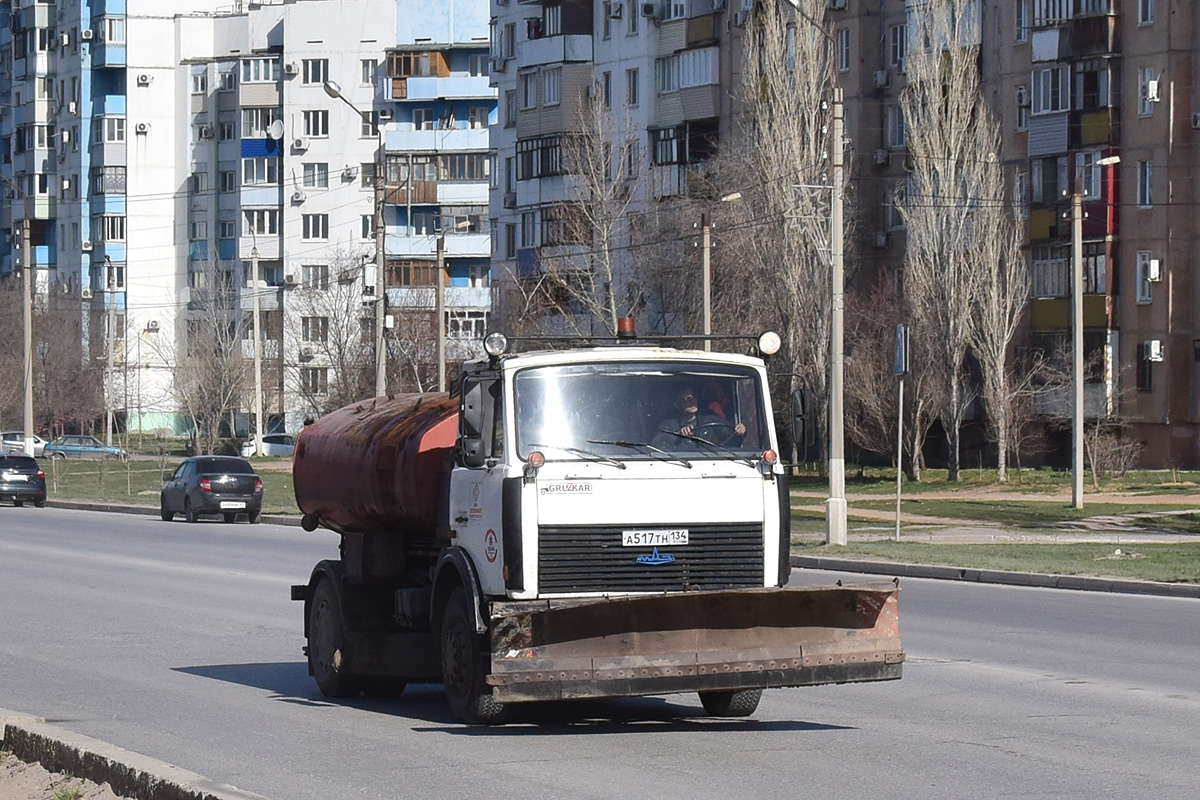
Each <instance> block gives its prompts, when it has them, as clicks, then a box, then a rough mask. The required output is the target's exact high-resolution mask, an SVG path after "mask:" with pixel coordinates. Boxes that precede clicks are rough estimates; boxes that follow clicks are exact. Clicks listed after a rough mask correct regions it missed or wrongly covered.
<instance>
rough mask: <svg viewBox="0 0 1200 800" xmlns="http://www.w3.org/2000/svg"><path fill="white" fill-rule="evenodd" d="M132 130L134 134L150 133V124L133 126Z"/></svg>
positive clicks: (143, 123) (141, 123)
mask: <svg viewBox="0 0 1200 800" xmlns="http://www.w3.org/2000/svg"><path fill="white" fill-rule="evenodd" d="M133 130H134V132H135V133H141V134H147V133H149V132H150V123H149V122H139V123H138V124H137V125H134V126H133Z"/></svg>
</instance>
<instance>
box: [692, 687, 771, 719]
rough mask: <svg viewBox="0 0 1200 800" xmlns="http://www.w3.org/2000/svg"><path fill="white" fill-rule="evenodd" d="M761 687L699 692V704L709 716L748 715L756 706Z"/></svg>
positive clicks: (760, 696) (760, 697) (759, 697)
mask: <svg viewBox="0 0 1200 800" xmlns="http://www.w3.org/2000/svg"><path fill="white" fill-rule="evenodd" d="M761 699H762V689H741V690H738V691H731V692H700V705H702V706H704V710H705V711H707V712H708V715H709V716H710V717H748V716H750V715H751V714H753V713H754V710H755V709H756V708H758V701H759V700H761Z"/></svg>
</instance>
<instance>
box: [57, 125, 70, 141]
mask: <svg viewBox="0 0 1200 800" xmlns="http://www.w3.org/2000/svg"><path fill="white" fill-rule="evenodd" d="M58 139H59V141H61V142H62V143H63V144H66V143H67V142H69V141H71V132H70V131H69V130H67V129H66V128H63V129H62V130H61V131H59V132H58Z"/></svg>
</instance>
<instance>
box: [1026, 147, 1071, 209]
mask: <svg viewBox="0 0 1200 800" xmlns="http://www.w3.org/2000/svg"><path fill="white" fill-rule="evenodd" d="M1029 175H1030V183H1031V184H1032V190H1033V202H1035V203H1057V202H1059V201H1060V200H1061V199H1062V198H1063V197H1064V196H1065V195H1066V193H1067V192H1068V191H1069V187H1068V184H1067V157H1066V156H1051V157H1050V158H1035V159H1034V160H1033V161H1032V162H1031V163H1030V171H1029Z"/></svg>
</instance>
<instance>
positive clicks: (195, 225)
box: [188, 220, 208, 241]
mask: <svg viewBox="0 0 1200 800" xmlns="http://www.w3.org/2000/svg"><path fill="white" fill-rule="evenodd" d="M207 238H208V223H207V222H205V221H204V220H195V221H193V222H192V223H191V225H190V226H189V229H188V239H190V240H192V241H196V240H198V239H207Z"/></svg>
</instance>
